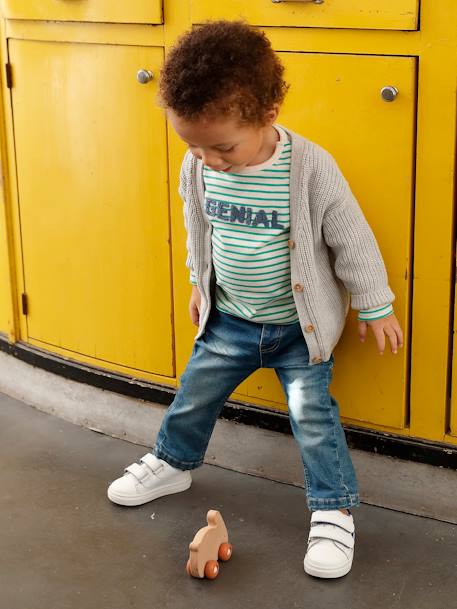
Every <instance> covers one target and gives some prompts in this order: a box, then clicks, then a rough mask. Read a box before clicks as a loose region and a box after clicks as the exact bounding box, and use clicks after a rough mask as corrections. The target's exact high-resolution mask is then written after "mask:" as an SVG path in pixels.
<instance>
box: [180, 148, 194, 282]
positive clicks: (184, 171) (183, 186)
mask: <svg viewBox="0 0 457 609" xmlns="http://www.w3.org/2000/svg"><path fill="white" fill-rule="evenodd" d="M189 154H190V153H189V152H186V154H185V155H184V158H183V161H182V163H181V170H180V172H179V186H178V192H179V196H180V197H181V199H182V201H183V204H184V205H183V215H184V226H185V228H186V250H187V258H186V267H187V268H188V269H189V272H190V278H189V279H190V283H191V284H192V285H197V279H196V277H195V273H194V267H193V262H192V255H191V252H190V235H189V217H188V204H187V200H188V196H189V195H188V179H187V175H188V173H189V167H188V162H189V156H188V155H189Z"/></svg>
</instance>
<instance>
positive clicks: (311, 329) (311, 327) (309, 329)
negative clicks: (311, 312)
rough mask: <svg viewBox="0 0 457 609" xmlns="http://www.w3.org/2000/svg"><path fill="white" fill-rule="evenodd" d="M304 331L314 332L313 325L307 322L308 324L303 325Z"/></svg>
mask: <svg viewBox="0 0 457 609" xmlns="http://www.w3.org/2000/svg"><path fill="white" fill-rule="evenodd" d="M305 332H314V326H313V325H311V324H309V326H306V327H305Z"/></svg>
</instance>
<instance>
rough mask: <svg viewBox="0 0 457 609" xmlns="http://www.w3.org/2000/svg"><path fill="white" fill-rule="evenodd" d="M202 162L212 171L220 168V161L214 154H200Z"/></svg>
mask: <svg viewBox="0 0 457 609" xmlns="http://www.w3.org/2000/svg"><path fill="white" fill-rule="evenodd" d="M202 161H203V163H204V164H205V165H207V166H208V167H212V168H214V169H217V167H221V166H222V162H221V159H220V158H219V157H218V156H217V155H216V154H214V153H207V152H202Z"/></svg>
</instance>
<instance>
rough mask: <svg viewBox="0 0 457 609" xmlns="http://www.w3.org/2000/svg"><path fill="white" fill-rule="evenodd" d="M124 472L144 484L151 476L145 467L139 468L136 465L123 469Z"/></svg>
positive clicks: (139, 466)
mask: <svg viewBox="0 0 457 609" xmlns="http://www.w3.org/2000/svg"><path fill="white" fill-rule="evenodd" d="M125 471H126V472H129V473H130V474H133V475H134V476H135V478H136V479H137V480H138V482H144V481H145V480H146V479H147V478H149V476H150V475H151V473H150V472H149V471H147V470H146V468H145V467H141V465H138V463H132V465H129V466H128V467H126V468H125Z"/></svg>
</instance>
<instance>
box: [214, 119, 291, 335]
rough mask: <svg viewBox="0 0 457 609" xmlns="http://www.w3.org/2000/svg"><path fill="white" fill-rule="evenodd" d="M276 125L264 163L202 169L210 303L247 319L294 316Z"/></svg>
mask: <svg viewBox="0 0 457 609" xmlns="http://www.w3.org/2000/svg"><path fill="white" fill-rule="evenodd" d="M276 128H277V130H278V131H279V133H280V141H279V142H278V144H277V147H276V151H275V153H274V154H273V156H272V157H271V159H270V160H269V161H267V162H266V163H262V164H260V165H258V166H251V167H248V168H246V170H243V171H241V172H240V173H224V172H218V171H213V170H211V169H209V168H208V167H206V166H205V167H204V169H203V178H204V183H205V209H206V212H207V218H208V220H209V221H210V222H211V224H212V226H213V232H212V248H213V252H212V253H213V264H214V270H215V274H216V307H217V308H218V309H219V310H221V311H224V312H226V313H230V314H232V315H236V316H238V317H242V318H244V319H248V320H250V321H256V322H259V323H278V324H279V323H281V324H290V323H294V322H296V321H297V320H298V313H297V309H296V306H295V302H294V298H293V294H292V288H291V281H290V250H289V247H288V244H287V241H288V239H289V235H290V209H289V181H290V158H291V143H290V142H289V141H288V139H287V134H286V133H285V132H284V131H283V130H282V129H281V128H280V127H277V126H276ZM270 161H271V162H270ZM256 167H258V169H256Z"/></svg>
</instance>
